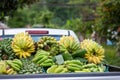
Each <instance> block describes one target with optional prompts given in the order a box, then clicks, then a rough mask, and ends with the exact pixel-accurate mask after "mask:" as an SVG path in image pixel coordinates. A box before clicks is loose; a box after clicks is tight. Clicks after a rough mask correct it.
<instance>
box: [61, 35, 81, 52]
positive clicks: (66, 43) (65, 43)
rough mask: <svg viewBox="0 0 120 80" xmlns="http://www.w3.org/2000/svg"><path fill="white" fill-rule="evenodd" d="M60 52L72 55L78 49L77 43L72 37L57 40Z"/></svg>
mask: <svg viewBox="0 0 120 80" xmlns="http://www.w3.org/2000/svg"><path fill="white" fill-rule="evenodd" d="M59 44H60V45H61V46H60V51H64V53H70V54H72V53H74V52H75V51H77V50H79V49H80V45H79V43H78V42H77V41H76V40H75V39H74V38H73V37H72V36H62V37H61V38H60V40H59Z"/></svg>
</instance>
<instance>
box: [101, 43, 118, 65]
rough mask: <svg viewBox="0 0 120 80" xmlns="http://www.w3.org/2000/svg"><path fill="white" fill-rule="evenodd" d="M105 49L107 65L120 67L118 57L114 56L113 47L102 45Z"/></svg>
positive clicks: (114, 50)
mask: <svg viewBox="0 0 120 80" xmlns="http://www.w3.org/2000/svg"><path fill="white" fill-rule="evenodd" d="M102 46H103V47H104V49H105V60H106V62H107V64H110V65H115V66H120V57H118V56H116V48H115V47H116V46H115V45H102Z"/></svg>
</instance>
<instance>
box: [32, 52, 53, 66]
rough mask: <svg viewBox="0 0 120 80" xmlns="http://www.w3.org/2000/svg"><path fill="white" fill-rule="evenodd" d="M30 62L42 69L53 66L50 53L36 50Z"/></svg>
mask: <svg viewBox="0 0 120 80" xmlns="http://www.w3.org/2000/svg"><path fill="white" fill-rule="evenodd" d="M32 61H33V62H34V63H36V64H39V65H40V66H42V67H47V66H52V65H53V64H54V62H53V60H52V57H51V56H50V53H49V52H47V51H44V50H38V51H37V52H36V55H35V56H34V58H33V59H32Z"/></svg>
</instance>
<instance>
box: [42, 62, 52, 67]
mask: <svg viewBox="0 0 120 80" xmlns="http://www.w3.org/2000/svg"><path fill="white" fill-rule="evenodd" d="M52 65H53V63H41V64H40V66H42V67H47V66H52Z"/></svg>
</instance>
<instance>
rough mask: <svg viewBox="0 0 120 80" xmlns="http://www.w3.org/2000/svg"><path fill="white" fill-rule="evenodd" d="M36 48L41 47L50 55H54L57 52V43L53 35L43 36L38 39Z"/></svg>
mask: <svg viewBox="0 0 120 80" xmlns="http://www.w3.org/2000/svg"><path fill="white" fill-rule="evenodd" d="M37 44H38V50H39V49H43V50H45V51H48V52H50V54H51V55H53V56H54V55H56V54H58V53H59V44H58V42H57V40H56V39H55V38H54V37H51V36H43V37H41V38H40V40H39V41H38V43H37Z"/></svg>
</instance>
